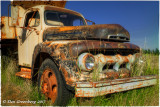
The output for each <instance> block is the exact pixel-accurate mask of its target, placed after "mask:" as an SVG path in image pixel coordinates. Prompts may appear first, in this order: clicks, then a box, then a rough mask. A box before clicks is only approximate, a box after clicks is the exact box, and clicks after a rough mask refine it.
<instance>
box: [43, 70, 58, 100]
mask: <svg viewBox="0 0 160 107" xmlns="http://www.w3.org/2000/svg"><path fill="white" fill-rule="evenodd" d="M40 84H41V92H42V93H43V94H44V95H45V96H46V97H47V98H50V99H51V100H52V102H53V103H54V102H55V100H56V98H57V94H58V82H57V78H56V75H55V73H54V72H53V71H52V70H51V69H49V68H47V69H45V70H44V72H43V74H42V76H41V80H40Z"/></svg>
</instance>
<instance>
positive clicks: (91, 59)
mask: <svg viewBox="0 0 160 107" xmlns="http://www.w3.org/2000/svg"><path fill="white" fill-rule="evenodd" d="M85 66H86V68H87V69H93V67H94V57H92V56H87V58H86V61H85Z"/></svg>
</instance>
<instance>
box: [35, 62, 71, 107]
mask: <svg viewBox="0 0 160 107" xmlns="http://www.w3.org/2000/svg"><path fill="white" fill-rule="evenodd" d="M65 86H66V85H65V82H64V81H63V79H62V76H61V74H60V71H59V70H58V68H57V67H56V65H55V64H54V62H53V61H52V60H51V59H45V60H44V61H43V62H42V65H41V67H40V69H39V72H38V91H39V94H40V96H41V95H42V94H44V95H45V97H46V98H47V99H50V100H51V101H52V103H53V105H58V106H61V105H66V104H67V103H68V101H69V100H70V98H71V97H72V96H73V94H72V93H71V92H70V91H69V90H67V89H66V87H65Z"/></svg>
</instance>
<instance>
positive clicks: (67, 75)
mask: <svg viewBox="0 0 160 107" xmlns="http://www.w3.org/2000/svg"><path fill="white" fill-rule="evenodd" d="M65 3H66V1H59V2H57V1H36V2H35V1H32V2H29V1H12V2H11V5H10V6H11V17H4V16H2V17H1V39H2V40H1V43H2V53H3V51H5V50H6V49H7V48H6V47H7V46H8V48H9V47H11V49H12V50H17V51H18V63H19V67H20V72H17V73H16V76H20V77H23V78H27V79H31V80H32V81H37V82H36V83H37V84H38V90H37V91H39V93H40V95H43V94H44V95H45V97H46V98H47V99H50V100H51V101H52V102H53V104H55V105H65V104H66V103H67V101H68V100H69V98H70V96H72V95H73V94H74V95H75V97H96V96H101V95H106V94H109V93H115V92H121V91H127V90H131V89H136V88H141V87H146V86H151V85H155V84H156V76H137V77H131V73H132V72H131V67H132V65H133V64H134V63H135V62H136V61H138V59H139V57H140V48H139V47H138V46H136V45H134V44H131V43H129V41H130V35H129V32H128V31H127V30H126V29H124V28H123V27H122V26H120V25H118V24H102V25H94V24H93V25H87V20H86V19H85V18H84V17H83V16H82V15H81V14H80V13H78V12H75V11H72V10H69V9H65V8H64V7H65ZM2 11H3V10H2Z"/></svg>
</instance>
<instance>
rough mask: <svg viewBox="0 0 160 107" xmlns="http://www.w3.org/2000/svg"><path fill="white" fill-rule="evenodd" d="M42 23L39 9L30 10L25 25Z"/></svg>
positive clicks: (31, 25) (34, 25) (33, 25)
mask: <svg viewBox="0 0 160 107" xmlns="http://www.w3.org/2000/svg"><path fill="white" fill-rule="evenodd" d="M39 24H40V15H39V12H38V11H33V12H30V13H28V14H27V15H26V21H25V27H27V26H29V27H36V26H38V25H39Z"/></svg>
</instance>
